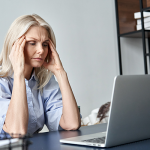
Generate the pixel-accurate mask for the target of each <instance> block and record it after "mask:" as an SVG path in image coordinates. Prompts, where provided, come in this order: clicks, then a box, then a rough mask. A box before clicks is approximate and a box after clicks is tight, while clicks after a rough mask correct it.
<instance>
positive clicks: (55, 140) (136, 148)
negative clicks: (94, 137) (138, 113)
mask: <svg viewBox="0 0 150 150" xmlns="http://www.w3.org/2000/svg"><path fill="white" fill-rule="evenodd" d="M106 126H107V124H98V125H94V126H86V127H81V128H80V129H79V130H77V131H59V132H47V133H40V134H37V135H34V136H33V137H32V138H30V141H31V142H32V143H33V144H31V145H30V146H29V148H28V150H105V149H111V150H149V149H150V139H148V140H143V141H139V142H135V143H130V144H125V145H121V146H116V147H112V148H98V147H89V146H79V145H69V144H61V143H60V142H59V140H60V139H61V138H67V137H73V136H76V135H86V134H92V133H97V132H102V131H106Z"/></svg>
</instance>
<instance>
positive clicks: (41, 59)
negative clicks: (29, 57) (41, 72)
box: [33, 58, 43, 60]
mask: <svg viewBox="0 0 150 150" xmlns="http://www.w3.org/2000/svg"><path fill="white" fill-rule="evenodd" d="M33 59H41V60H43V59H42V58H33Z"/></svg>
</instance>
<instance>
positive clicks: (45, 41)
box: [28, 37, 49, 42]
mask: <svg viewBox="0 0 150 150" xmlns="http://www.w3.org/2000/svg"><path fill="white" fill-rule="evenodd" d="M28 38H30V39H34V40H37V41H38V39H36V38H33V37H28ZM48 41H49V39H47V40H45V41H44V42H48Z"/></svg>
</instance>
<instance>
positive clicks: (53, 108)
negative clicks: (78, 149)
mask: <svg viewBox="0 0 150 150" xmlns="http://www.w3.org/2000/svg"><path fill="white" fill-rule="evenodd" d="M13 82H14V78H13V76H8V77H4V78H0V133H5V132H4V130H3V129H2V128H3V124H4V121H5V118H6V113H7V110H8V106H9V103H10V100H11V95H12V89H13ZM25 84H26V94H27V103H28V113H29V120H28V129H27V133H29V134H33V133H35V132H37V131H40V130H41V129H42V128H43V126H44V124H46V125H47V127H48V129H49V130H50V131H55V130H58V129H59V128H60V129H61V127H60V126H59V121H60V118H61V115H62V108H63V105H62V95H61V91H60V88H59V85H58V83H57V81H56V80H55V78H54V75H52V77H51V79H50V81H49V82H48V83H47V84H46V85H45V87H44V88H43V93H42V94H41V92H40V90H39V89H37V85H38V79H37V77H36V75H35V72H33V74H32V76H31V78H30V79H29V80H26V79H25ZM18 92H19V91H18ZM20 100H21V99H20Z"/></svg>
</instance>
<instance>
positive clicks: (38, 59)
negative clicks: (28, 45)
mask: <svg viewBox="0 0 150 150" xmlns="http://www.w3.org/2000/svg"><path fill="white" fill-rule="evenodd" d="M33 59H34V60H36V61H42V60H43V59H42V58H33Z"/></svg>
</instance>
